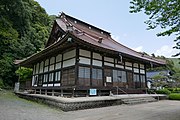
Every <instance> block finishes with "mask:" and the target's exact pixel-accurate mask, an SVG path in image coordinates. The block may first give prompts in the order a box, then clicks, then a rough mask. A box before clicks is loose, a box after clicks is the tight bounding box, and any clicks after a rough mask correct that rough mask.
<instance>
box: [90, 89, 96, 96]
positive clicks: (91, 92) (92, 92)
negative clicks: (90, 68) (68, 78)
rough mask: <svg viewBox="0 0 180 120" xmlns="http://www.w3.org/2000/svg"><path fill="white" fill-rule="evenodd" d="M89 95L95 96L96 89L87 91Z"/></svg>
mask: <svg viewBox="0 0 180 120" xmlns="http://www.w3.org/2000/svg"><path fill="white" fill-rule="evenodd" d="M89 95H97V89H89Z"/></svg>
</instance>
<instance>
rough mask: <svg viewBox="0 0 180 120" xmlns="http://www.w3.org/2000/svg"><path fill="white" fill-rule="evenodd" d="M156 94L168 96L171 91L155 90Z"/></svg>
mask: <svg viewBox="0 0 180 120" xmlns="http://www.w3.org/2000/svg"><path fill="white" fill-rule="evenodd" d="M156 93H157V94H166V95H169V94H171V91H169V90H168V89H161V90H157V91H156Z"/></svg>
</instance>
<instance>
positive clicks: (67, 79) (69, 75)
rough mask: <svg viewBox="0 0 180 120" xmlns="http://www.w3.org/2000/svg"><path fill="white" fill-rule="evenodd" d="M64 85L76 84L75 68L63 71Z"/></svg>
mask: <svg viewBox="0 0 180 120" xmlns="http://www.w3.org/2000/svg"><path fill="white" fill-rule="evenodd" d="M61 83H62V85H65V86H66V85H74V84H75V70H74V68H71V69H67V70H63V71H62V81H61Z"/></svg>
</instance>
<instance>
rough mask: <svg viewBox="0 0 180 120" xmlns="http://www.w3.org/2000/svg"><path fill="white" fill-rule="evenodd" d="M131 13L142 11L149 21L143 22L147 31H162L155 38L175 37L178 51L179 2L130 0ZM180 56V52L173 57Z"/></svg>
mask: <svg viewBox="0 0 180 120" xmlns="http://www.w3.org/2000/svg"><path fill="white" fill-rule="evenodd" d="M130 3H131V6H130V9H131V10H130V12H131V13H138V12H142V11H144V13H145V14H146V15H148V16H149V19H148V20H147V21H145V23H146V24H147V25H148V28H147V29H148V30H149V29H155V28H157V27H160V28H162V29H163V30H164V31H163V32H161V33H158V34H157V36H170V35H175V36H176V38H175V40H174V41H175V42H176V46H174V48H176V49H180V0H132V1H131V2H130ZM178 55H180V52H179V53H177V54H176V55H174V56H178Z"/></svg>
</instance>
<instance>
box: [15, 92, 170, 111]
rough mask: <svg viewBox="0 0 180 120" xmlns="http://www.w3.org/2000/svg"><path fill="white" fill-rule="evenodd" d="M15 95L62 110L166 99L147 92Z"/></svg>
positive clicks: (164, 96) (163, 96)
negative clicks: (136, 99) (87, 94)
mask: <svg viewBox="0 0 180 120" xmlns="http://www.w3.org/2000/svg"><path fill="white" fill-rule="evenodd" d="M16 95H17V96H19V97H21V98H25V99H28V100H32V101H37V102H42V103H45V104H48V105H52V106H55V107H57V108H60V109H61V110H63V111H73V110H81V109H90V108H98V107H105V106H113V105H121V104H124V103H123V100H124V99H126V98H127V99H129V98H142V97H154V98H158V100H161V99H166V98H167V96H166V95H155V94H152V95H149V94H129V95H115V96H98V97H77V98H64V97H56V96H47V95H40V94H26V93H21V92H18V93H16Z"/></svg>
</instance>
